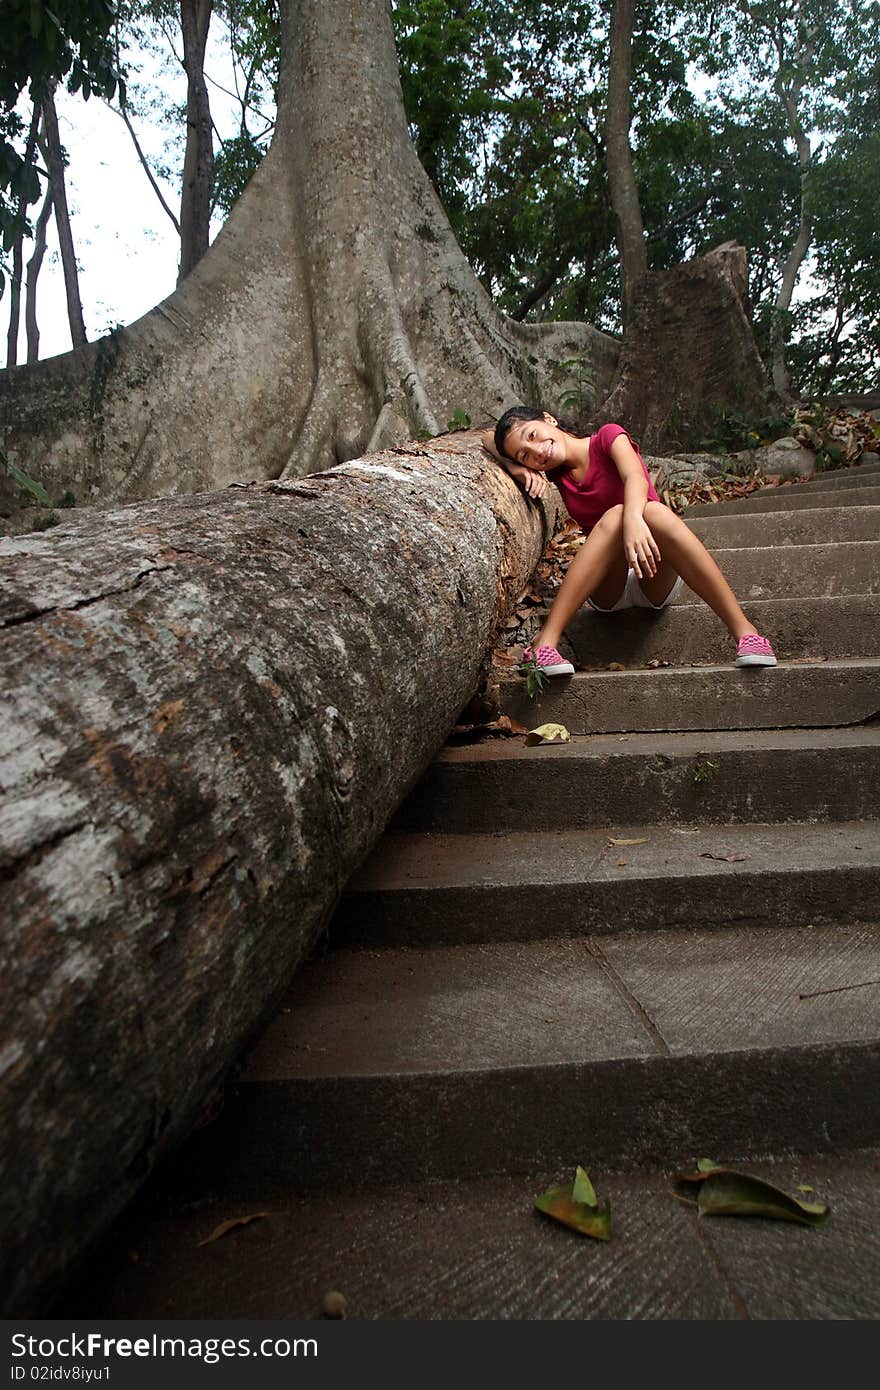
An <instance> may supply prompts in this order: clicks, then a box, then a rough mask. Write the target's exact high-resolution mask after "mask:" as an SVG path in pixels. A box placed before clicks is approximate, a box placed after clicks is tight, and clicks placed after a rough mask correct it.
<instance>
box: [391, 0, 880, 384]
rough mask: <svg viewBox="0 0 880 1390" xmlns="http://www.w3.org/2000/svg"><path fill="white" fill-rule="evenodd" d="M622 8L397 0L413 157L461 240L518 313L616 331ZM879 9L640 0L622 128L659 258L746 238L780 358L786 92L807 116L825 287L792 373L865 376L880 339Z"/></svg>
mask: <svg viewBox="0 0 880 1390" xmlns="http://www.w3.org/2000/svg"><path fill="white" fill-rule="evenodd" d="M610 10H611V4H610V0H600V3H597V4H595V5H592V6H584V5H581V4H579V3H577V0H559V3H558V4H556V5H552V6H551V5H549V4H545V3H541V0H508V2H507V3H503V0H480V3H475V4H472V5H467V4H463V3H440V0H410V3H397V4H395V5H394V22H395V30H396V36H397V44H398V52H399V56H400V62H401V74H402V81H403V88H404V98H405V103H406V108H407V113H408V115H409V119H410V123H411V128H412V131H413V136H414V139H415V141H416V146H417V149H418V151H419V155H420V157H421V159H422V162H423V164H424V165H425V168H426V169H427V171H428V173H429V175H430V176H431V178H432V180H433V182H434V185H435V187H436V188H437V191H438V193H439V195H440V197H441V198H442V200H443V202H444V204H445V207H446V210H447V212H448V214H449V216H450V220H451V222H452V224H453V229H454V230H455V233H456V235H457V237H458V240H459V243H460V244H461V246H462V249H463V250H464V251H465V254H466V255H467V256H468V258H469V259H470V261H471V264H472V265H473V267H474V269H475V270H476V272H477V274H478V275H479V276H480V278H481V279H482V280H483V282H484V284H485V285H486V287H487V289H488V290H489V292H490V293H491V294H492V295H493V297H494V298H495V299H496V301H497V302H498V303H499V305H500V307H501V308H503V309H505V310H506V311H507V312H508V313H510V314H512V315H513V316H514V317H516V318H530V319H535V318H538V319H547V318H550V319H553V318H557V319H561V318H578V319H584V318H585V319H587V320H589V321H591V322H593V323H596V324H597V325H598V326H600V327H603V328H606V329H609V330H611V331H618V330H619V328H620V323H619V294H618V283H617V281H618V269H617V255H616V251H615V247H614V228H613V223H612V217H611V209H610V199H609V194H608V183H607V168H606V156H605V149H604V118H605V101H606V84H607V62H608V27H609V17H610ZM878 26H880V5H877V4H876V3H875V2H874V0H854V3H853V4H851V5H847V6H841V5H839V4H838V3H837V0H799V3H797V4H794V3H792V2H791V0H754V3H749V4H748V5H746V4H745V3H741V4H737V5H733V6H729V5H722V4H721V3H720V0H688V3H687V4H682V3H681V2H680V0H666V3H661V4H659V5H656V4H655V5H648V4H647V3H643V4H640V5H639V6H638V7H637V15H636V29H635V34H634V41H633V60H634V66H633V79H632V105H633V124H632V131H631V141H632V145H633V156H634V164H635V169H636V175H637V180H638V186H639V194H640V200H641V204H642V214H643V220H644V225H645V234H646V240H647V248H648V260H649V265H650V266H651V267H653V268H655V269H664V268H667V267H670V266H673V265H676V264H678V263H680V262H681V261H682V260H685V259H688V258H689V257H691V256H694V255H699V254H703V253H705V252H706V251H708V250H710V249H712V247H714V246H717V245H718V244H719V243H721V242H723V241H727V240H737V241H739V242H741V243H742V244H743V245H745V247H746V248H747V251H748V256H749V272H750V296H751V301H752V308H753V322H754V327H755V333H756V337H757V340H758V344H759V347H760V348H761V350H762V352H764V353H765V355H767V357H768V359H769V355H770V352H771V341H772V335H773V330H774V324H775V318H774V312H773V305H774V300H775V298H776V294H777V291H778V288H779V283H780V276H781V266H782V265H783V264H784V261H785V258H786V256H787V254H788V251H789V249H790V248H791V246H792V244H793V242H794V239H795V237H796V235H797V229H798V225H799V221H800V199H801V191H802V190H801V174H800V169H799V166H798V160H797V157H796V153H795V149H794V144H793V141H792V126H791V120H790V117H789V115H787V113H786V108H785V106H784V105H783V102H782V101H781V100H780V94H781V93H782V92H784V93H785V94H786V95H787V96H788V97H789V98H790V99H791V101H793V103H794V107H793V109H796V110H797V112H798V113H799V117H800V119H801V120H802V121H803V122H805V123H806V128H807V129H808V130H810V131H811V132H813V133H814V134H813V143H814V147H818V148H814V154H813V160H812V164H813V174H814V176H815V179H814V194H813V199H814V246H815V250H814V253H813V256H812V258H811V261H810V263H809V277H810V283H811V285H812V286H814V292H813V294H812V298H811V299H809V300H808V301H807V302H806V303H804V304H801V305H800V306H799V307H796V308H795V309H794V311H793V313H792V315H791V318H790V320H789V321H788V323H787V327H788V328H789V330H790V334H791V339H792V344H793V345H792V347H791V348H790V353H789V356H790V364H791V367H792V369H793V374H794V378H795V381H796V383H798V384H799V385H801V387H802V388H807V387H808V388H809V389H810V390H811V391H815V390H824V391H828V390H831V389H834V388H835V387H836V388H837V389H850V390H859V389H864V388H865V387H866V386H867V385H869V384H870V383H871V381H872V376H873V377H874V378H876V370H877V362H878V358H880V303H878V298H880V272H878V269H877V267H878V265H880V254H878V246H877V237H878V231H877V218H876V169H877V164H878V154H880V152H878V146H877V142H878V140H880V137H878V136H877V135H876V131H877V128H878V125H880V97H878V92H880V84H878V83H877V79H876V74H877V60H876V53H877V52H878V51H880V35H878ZM777 38H778V40H779V42H780V43H781V44H782V47H783V60H782V63H781V66H780V62H779V55H778V53H777V51H776V47H775V44H776V40H777ZM820 141H821V143H820ZM844 209H845V215H841V213H842V210H844ZM802 278H803V277H802Z"/></svg>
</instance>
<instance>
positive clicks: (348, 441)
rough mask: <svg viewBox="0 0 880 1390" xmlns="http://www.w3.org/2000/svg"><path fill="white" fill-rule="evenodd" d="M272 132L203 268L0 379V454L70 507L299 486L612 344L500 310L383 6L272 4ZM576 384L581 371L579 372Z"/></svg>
mask: <svg viewBox="0 0 880 1390" xmlns="http://www.w3.org/2000/svg"><path fill="white" fill-rule="evenodd" d="M283 16H284V29H283V53H284V59H283V62H282V70H281V78H280V83H279V108H278V121H277V126H276V132H275V138H274V141H273V144H272V148H271V150H270V151H269V154H268V155H267V156H266V158H265V160H264V161H263V163H262V165H261V167H260V169H259V170H258V172H257V174H256V175H255V177H254V178H253V179H252V180H251V183H250V184H249V185H248V188H247V189H246V191H245V193H244V194H243V196H242V197H241V198H240V199H239V201H238V203H237V204H236V206H235V208H234V209H233V212H232V214H231V215H230V217H229V219H228V221H227V223H226V226H225V227H224V228H223V231H222V232H221V233H220V236H219V237H218V238H217V239H216V241H215V242H214V243H213V245H212V246H211V247H210V249H209V251H208V253H207V255H205V256H204V257H203V258H202V260H201V261H200V262H199V265H198V266H197V267H196V269H195V270H194V271H193V272H192V274H191V275H189V276H187V278H186V280H184V281H183V283H182V284H181V285H180V287H179V288H178V290H177V291H176V292H175V293H174V294H173V295H172V296H171V297H170V298H169V299H167V300H165V301H164V303H163V304H160V305H159V306H158V308H157V309H155V310H153V311H152V313H150V314H148V315H147V316H146V317H145V318H143V319H141V320H140V321H139V322H138V323H136V324H134V325H133V326H132V327H131V328H128V329H124V330H122V331H120V332H118V333H114V334H112V335H111V336H110V337H108V338H105V339H102V340H101V341H100V342H98V343H95V344H92V345H91V346H90V347H89V349H88V350H87V351H86V352H82V353H74V354H69V355H68V356H66V357H62V358H56V359H54V360H53V361H51V362H47V363H44V362H41V363H39V364H38V365H37V367H35V368H34V369H33V370H30V369H19V370H18V371H16V372H7V373H0V417H3V421H4V428H3V436H4V441H5V442H3V441H0V447H5V449H6V452H7V455H8V456H9V458H10V459H11V460H12V461H13V462H15V463H16V464H18V466H19V467H20V468H22V469H24V471H25V472H27V473H29V474H30V475H31V476H32V477H35V478H37V479H38V480H39V481H40V482H42V483H43V484H44V486H46V487H47V489H48V490H49V491H50V492H51V493H52V494H53V495H58V494H60V493H61V492H63V491H65V490H69V491H71V492H73V493H75V495H76V497H77V498H78V499H79V501H80V502H82V503H83V504H88V503H89V502H94V501H97V500H98V499H102V500H103V501H104V502H105V503H106V502H110V501H117V500H136V499H138V498H143V497H150V496H156V495H157V494H162V493H170V492H174V493H186V492H195V491H197V490H199V489H209V488H213V487H221V486H224V485H225V484H226V483H228V482H230V481H232V480H234V479H250V478H267V477H277V476H278V475H279V474H281V473H286V474H287V475H288V476H290V475H293V474H298V475H302V474H304V473H310V472H313V471H314V470H315V469H318V468H324V467H327V466H328V465H331V464H333V463H337V462H339V461H340V460H344V459H347V458H352V457H355V456H356V455H358V454H361V453H363V452H364V450H366V449H367V448H379V447H381V446H383V445H387V444H389V443H396V442H399V441H401V440H402V439H406V438H411V437H412V435H413V434H414V433H423V434H429V435H430V434H434V433H436V430H437V428H438V427H440V428H444V427H445V426H446V423H447V421H448V420H449V419H450V418H452V416H453V414H454V412H455V411H456V410H461V411H464V412H466V413H467V414H468V415H469V416H470V418H471V420H473V421H474V423H477V422H478V421H484V420H488V419H491V418H493V417H495V416H497V415H498V413H499V412H500V411H501V410H502V409H503V408H504V407H505V406H507V405H510V404H512V403H513V402H514V401H516V400H535V399H536V398H538V399H540V400H543V401H545V402H548V403H550V404H552V403H553V402H554V401H555V400H557V399H558V398H559V397H561V396H562V395H563V394H564V392H565V390H566V389H567V388H568V387H572V386H576V385H577V382H576V380H574V379H573V378H567V377H566V376H564V375H561V374H558V373H557V370H556V369H557V367H558V364H559V363H560V362H564V361H571V360H573V359H580V361H581V363H582V364H583V363H586V364H587V366H588V368H589V369H590V371H591V372H592V375H593V378H594V380H595V384H596V398H597V399H601V397H602V396H603V395H604V394H605V392H606V391H607V389H608V386H609V384H610V380H611V376H612V373H613V369H614V364H615V362H616V360H617V354H618V351H619V348H618V344H617V342H616V341H615V340H613V339H611V338H609V337H608V336H606V335H605V334H602V333H599V332H597V331H596V330H595V329H594V328H591V327H589V326H587V325H585V324H582V323H573V324H562V323H543V324H522V323H514V322H513V321H512V320H511V319H508V318H506V317H505V316H504V315H503V314H501V313H499V312H498V311H497V310H496V309H495V308H494V306H493V305H492V303H491V301H490V300H489V298H488V296H487V295H486V293H485V291H484V290H483V288H482V286H481V285H480V284H479V282H478V281H477V279H476V277H475V276H474V275H473V273H472V271H471V269H470V267H469V266H468V264H467V262H466V260H465V259H464V257H463V255H462V254H461V251H460V250H459V248H458V246H457V244H456V242H455V239H454V237H453V234H452V230H451V228H450V226H449V222H448V220H447V218H446V216H445V214H444V212H443V210H442V208H441V207H440V204H439V203H438V201H437V198H436V195H435V194H434V191H433V189H432V188H431V185H430V183H429V181H428V179H427V177H426V175H425V172H424V170H423V169H422V167H421V165H420V164H419V162H418V159H417V158H416V155H415V151H414V149H413V147H412V142H411V140H410V136H409V130H408V126H407V122H406V114H405V112H404V109H403V98H402V95H401V90H400V82H399V78H398V72H397V56H396V52H395V48H394V35H393V32H392V27H391V17H390V11H389V7H388V5H387V3H386V0H345V3H342V2H341V0H340V3H336V4H333V5H329V4H327V3H324V0H287V3H286V4H285V5H284V9H283ZM583 375H584V373H583V372H581V376H583Z"/></svg>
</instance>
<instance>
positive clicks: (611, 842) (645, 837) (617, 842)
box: [608, 835, 651, 845]
mask: <svg viewBox="0 0 880 1390" xmlns="http://www.w3.org/2000/svg"><path fill="white" fill-rule="evenodd" d="M650 838H651V837H650V835H643V836H642V837H641V839H639V840H618V839H615V838H614V837H613V836H612V837H611V839H610V840H609V841H608V843H609V845H646V844H647V843H648V841H649V840H650Z"/></svg>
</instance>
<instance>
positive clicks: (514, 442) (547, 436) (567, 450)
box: [504, 414, 576, 473]
mask: <svg viewBox="0 0 880 1390" xmlns="http://www.w3.org/2000/svg"><path fill="white" fill-rule="evenodd" d="M574 443H576V441H575V439H574V436H573V435H570V434H566V432H565V430H561V429H560V428H559V426H558V424H557V423H556V420H555V419H554V417H553V416H552V415H546V414H545V415H544V416H543V418H542V419H538V420H516V421H515V422H514V423H513V425H512V426H511V427H510V429H509V430H508V431H507V434H506V435H505V437H504V452H505V454H506V455H507V457H508V458H510V459H513V460H514V462H515V463H521V464H522V465H523V466H524V467H525V468H531V469H533V470H534V471H535V472H536V473H546V472H547V470H548V468H559V467H560V466H561V465H564V464H568V465H569V467H570V466H572V464H573V463H574V462H575V460H574V459H573V458H572V457H571V446H572V444H574Z"/></svg>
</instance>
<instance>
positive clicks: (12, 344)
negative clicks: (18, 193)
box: [6, 104, 40, 367]
mask: <svg viewBox="0 0 880 1390" xmlns="http://www.w3.org/2000/svg"><path fill="white" fill-rule="evenodd" d="M39 124H40V107H39V104H37V105H35V106H34V109H33V111H32V112H31V124H30V128H29V130H28V137H27V144H26V146H25V157H24V158H25V164H31V163H32V162H33V158H34V150H35V149H36V146H37V129H38V127H39ZM16 211H17V213H18V215H19V217H24V215H25V213H26V212H27V203H26V202H25V200H24V198H23V197H20V198H19V200H18V207H17V209H16ZM23 265H24V234H23V233H22V232H19V233H18V235H17V236H16V238H15V243H14V245H13V248H12V274H11V275H10V277H9V329H8V331H7V334H6V365H7V367H14V366H15V365H16V363H17V362H18V330H19V326H20V323H21V280H22V272H23Z"/></svg>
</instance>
